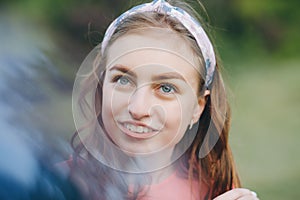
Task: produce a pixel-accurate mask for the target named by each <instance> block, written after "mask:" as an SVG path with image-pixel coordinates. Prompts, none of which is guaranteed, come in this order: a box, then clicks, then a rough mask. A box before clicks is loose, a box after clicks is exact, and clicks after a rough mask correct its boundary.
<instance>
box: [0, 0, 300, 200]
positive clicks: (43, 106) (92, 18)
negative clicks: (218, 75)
mask: <svg viewBox="0 0 300 200" xmlns="http://www.w3.org/2000/svg"><path fill="white" fill-rule="evenodd" d="M135 2H136V1H131V2H129V1H125V0H87V1H79V0H64V1H63V0H43V1H40V0H22V1H21V0H20V1H10V0H6V1H3V0H2V1H1V3H0V42H1V47H0V53H1V55H0V72H1V76H0V78H1V79H0V83H1V84H2V86H1V87H0V91H1V99H0V102H2V103H0V107H1V104H2V106H3V107H4V105H5V106H6V105H9V106H10V107H12V108H13V109H16V105H22V106H19V107H17V111H18V114H17V115H11V114H10V115H9V120H11V121H12V122H13V123H15V124H18V125H20V124H21V122H22V127H25V128H26V129H29V130H30V128H32V127H35V129H36V130H39V131H43V132H45V133H47V134H53V135H58V136H62V137H63V138H65V139H66V140H69V139H70V138H71V136H72V133H73V132H74V131H75V128H74V125H73V119H72V111H71V107H72V102H71V101H72V100H71V95H72V86H73V81H74V79H75V75H76V71H77V70H78V69H79V66H80V63H81V62H82V61H83V59H84V58H85V56H86V55H87V54H88V53H89V51H90V50H92V48H93V47H94V46H95V45H96V44H98V43H99V42H100V41H101V39H102V36H103V34H104V30H105V29H106V27H107V26H108V24H109V23H110V22H111V21H112V20H113V19H114V18H115V17H116V16H118V15H119V14H120V13H121V12H122V11H124V10H126V9H128V8H129V7H130V5H132V4H136V3H135ZM192 2H193V1H192ZM202 2H203V4H204V6H205V7H206V10H207V13H208V16H209V17H206V19H207V21H208V22H209V25H210V27H211V28H212V31H213V33H214V35H215V40H216V44H217V45H216V46H217V49H218V51H219V53H220V56H221V59H222V60H223V65H224V74H225V79H226V81H227V84H228V86H229V87H228V88H230V92H229V96H230V100H231V105H232V111H233V120H232V129H231V136H230V143H231V146H232V149H233V152H234V156H235V160H236V164H237V166H238V170H239V172H240V176H241V180H242V182H243V185H244V187H247V188H250V189H252V190H254V191H256V192H257V193H258V195H259V197H260V199H272V200H279V199H280V200H281V199H300V190H299V189H298V187H299V184H300V159H299V155H298V154H299V153H300V150H299V146H300V142H299V140H300V135H299V134H298V131H299V128H300V125H299V124H300V123H299V122H300V93H299V91H300V58H299V56H298V54H299V52H300V34H299V33H300V25H299V24H300V23H299V22H300V12H298V9H299V7H300V1H297V0H290V1H282V0H263V1H262V0H251V1H250V0H203V1H202ZM32 69H33V70H32ZM16 74H17V75H18V76H16ZM26 77H27V78H26ZM24 78H25V79H24ZM3 80H4V81H3ZM3 82H4V84H3ZM5 84H6V85H5ZM4 86H7V88H8V89H9V90H4V89H3V88H4ZM1 88H2V89H1ZM3 91H5V92H3ZM12 91H13V92H12ZM15 94H21V95H20V97H19V96H18V97H16V95H15ZM12 99H14V101H12ZM3 102H4V103H3ZM7 112H8V111H7ZM2 113H3V110H2ZM10 113H11V112H10ZM12 113H13V112H12ZM7 116H8V115H7V113H4V114H2V117H1V115H0V119H4V118H7ZM0 126H1V123H0ZM2 130H3V127H2Z"/></svg>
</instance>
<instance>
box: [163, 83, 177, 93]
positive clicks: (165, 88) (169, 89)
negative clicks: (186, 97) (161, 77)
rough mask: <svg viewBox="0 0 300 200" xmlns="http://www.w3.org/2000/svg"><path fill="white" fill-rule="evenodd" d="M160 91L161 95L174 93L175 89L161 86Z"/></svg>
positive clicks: (166, 85)
mask: <svg viewBox="0 0 300 200" xmlns="http://www.w3.org/2000/svg"><path fill="white" fill-rule="evenodd" d="M160 89H161V90H162V92H163V93H174V92H176V90H175V87H174V86H172V85H170V84H162V85H161V86H160Z"/></svg>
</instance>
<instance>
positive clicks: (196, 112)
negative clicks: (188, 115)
mask: <svg viewBox="0 0 300 200" xmlns="http://www.w3.org/2000/svg"><path fill="white" fill-rule="evenodd" d="M208 95H210V91H209V90H205V92H204V95H203V96H201V97H198V100H197V103H196V105H195V109H194V113H193V116H192V122H191V123H193V124H194V123H196V122H197V121H198V120H199V118H200V116H201V114H202V112H203V110H204V107H205V104H206V101H205V99H206V98H205V97H206V96H208Z"/></svg>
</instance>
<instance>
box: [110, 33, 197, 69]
mask: <svg viewBox="0 0 300 200" xmlns="http://www.w3.org/2000/svg"><path fill="white" fill-rule="evenodd" d="M115 64H123V65H127V66H135V67H137V66H141V65H146V64H159V65H163V66H167V67H173V68H175V70H177V71H181V70H187V68H191V69H190V70H193V71H194V72H195V70H196V71H198V66H199V61H198V60H197V58H196V56H195V54H194V52H193V51H192V49H191V47H190V46H189V44H188V42H187V41H185V40H184V39H183V38H182V37H180V36H179V35H178V34H177V33H175V32H173V31H171V30H169V29H166V28H144V29H140V30H135V31H134V32H133V31H132V32H129V33H126V34H125V35H123V36H121V37H119V38H118V39H116V40H115V41H114V42H113V43H112V45H111V46H110V47H109V49H108V54H107V68H109V67H111V66H113V65H115Z"/></svg>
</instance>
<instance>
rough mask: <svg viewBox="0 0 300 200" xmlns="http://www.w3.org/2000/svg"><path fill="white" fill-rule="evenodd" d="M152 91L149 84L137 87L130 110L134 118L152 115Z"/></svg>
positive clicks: (129, 104)
mask: <svg viewBox="0 0 300 200" xmlns="http://www.w3.org/2000/svg"><path fill="white" fill-rule="evenodd" d="M149 94H151V91H150V90H149V88H148V87H147V86H143V87H140V88H137V89H136V90H135V91H134V93H133V94H132V95H131V97H130V99H129V103H128V111H129V113H130V115H131V117H132V118H133V119H136V120H140V119H142V118H145V117H149V116H150V113H149V112H150V108H151V95H149Z"/></svg>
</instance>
